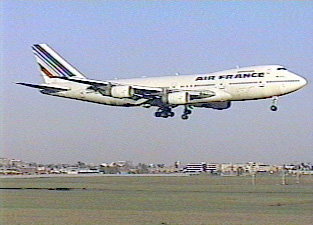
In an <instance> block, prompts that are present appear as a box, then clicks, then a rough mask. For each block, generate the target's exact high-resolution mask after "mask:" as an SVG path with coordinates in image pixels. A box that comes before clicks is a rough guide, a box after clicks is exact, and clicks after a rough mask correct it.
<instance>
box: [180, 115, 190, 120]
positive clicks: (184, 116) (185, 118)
mask: <svg viewBox="0 0 313 225" xmlns="http://www.w3.org/2000/svg"><path fill="white" fill-rule="evenodd" d="M181 118H182V119H183V120H188V118H189V117H188V115H186V114H183V115H182V116H181Z"/></svg>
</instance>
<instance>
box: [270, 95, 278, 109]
mask: <svg viewBox="0 0 313 225" xmlns="http://www.w3.org/2000/svg"><path fill="white" fill-rule="evenodd" d="M277 101H278V97H277V96H274V97H273V99H272V105H271V107H270V109H271V110H272V111H277V109H278V107H277Z"/></svg>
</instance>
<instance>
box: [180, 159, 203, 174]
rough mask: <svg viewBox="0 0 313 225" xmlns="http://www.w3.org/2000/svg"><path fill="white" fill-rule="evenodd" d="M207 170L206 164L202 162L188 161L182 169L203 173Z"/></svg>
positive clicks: (185, 171) (188, 171)
mask: <svg viewBox="0 0 313 225" xmlns="http://www.w3.org/2000/svg"><path fill="white" fill-rule="evenodd" d="M206 171H207V164H206V163H205V162H202V163H189V164H187V165H186V167H185V169H184V170H183V172H184V173H203V172H206Z"/></svg>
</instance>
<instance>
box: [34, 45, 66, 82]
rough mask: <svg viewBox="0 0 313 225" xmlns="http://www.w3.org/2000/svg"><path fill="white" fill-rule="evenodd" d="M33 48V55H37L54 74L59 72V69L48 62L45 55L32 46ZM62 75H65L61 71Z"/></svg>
mask: <svg viewBox="0 0 313 225" xmlns="http://www.w3.org/2000/svg"><path fill="white" fill-rule="evenodd" d="M33 50H34V54H35V56H37V57H38V58H39V59H40V60H42V62H43V63H44V64H45V65H46V66H47V67H49V68H50V69H52V70H53V71H54V72H55V73H56V74H60V71H59V70H58V69H57V68H55V67H54V66H53V65H52V64H50V62H49V61H48V60H47V59H46V58H45V56H43V55H42V54H41V53H40V52H38V51H37V50H36V49H35V48H33ZM61 75H62V76H65V75H64V74H62V73H61Z"/></svg>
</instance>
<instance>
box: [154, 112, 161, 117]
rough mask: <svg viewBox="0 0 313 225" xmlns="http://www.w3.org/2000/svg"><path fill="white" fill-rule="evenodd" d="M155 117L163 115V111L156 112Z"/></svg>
mask: <svg viewBox="0 0 313 225" xmlns="http://www.w3.org/2000/svg"><path fill="white" fill-rule="evenodd" d="M154 115H155V117H161V116H162V112H155V114H154Z"/></svg>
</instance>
